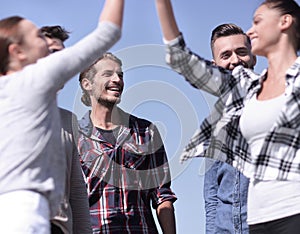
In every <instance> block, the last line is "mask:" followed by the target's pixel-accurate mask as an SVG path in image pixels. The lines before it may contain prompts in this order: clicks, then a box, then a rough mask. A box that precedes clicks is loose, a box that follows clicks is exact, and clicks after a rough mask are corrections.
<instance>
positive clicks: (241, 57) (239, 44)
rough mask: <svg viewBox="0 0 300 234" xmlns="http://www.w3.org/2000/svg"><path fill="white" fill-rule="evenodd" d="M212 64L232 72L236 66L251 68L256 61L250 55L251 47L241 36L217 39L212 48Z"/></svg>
mask: <svg viewBox="0 0 300 234" xmlns="http://www.w3.org/2000/svg"><path fill="white" fill-rule="evenodd" d="M213 56H214V59H213V62H214V63H215V64H216V65H217V66H220V67H223V68H226V69H229V70H233V69H234V68H235V67H236V66H238V65H243V66H244V67H246V68H253V67H254V65H255V62H256V59H255V58H254V56H253V55H252V54H251V45H250V44H249V42H248V40H247V37H246V36H245V35H242V34H237V35H231V36H226V37H220V38H218V39H217V40H216V41H215V43H214V47H213Z"/></svg>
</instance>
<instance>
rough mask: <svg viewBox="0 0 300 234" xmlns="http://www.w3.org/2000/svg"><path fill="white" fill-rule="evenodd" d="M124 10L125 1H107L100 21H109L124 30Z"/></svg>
mask: <svg viewBox="0 0 300 234" xmlns="http://www.w3.org/2000/svg"><path fill="white" fill-rule="evenodd" d="M123 9H124V0H106V1H105V4H104V7H103V10H102V13H101V15H100V21H109V22H112V23H114V24H116V25H118V26H119V27H120V28H122V23H123Z"/></svg>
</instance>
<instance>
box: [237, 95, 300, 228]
mask: <svg viewBox="0 0 300 234" xmlns="http://www.w3.org/2000/svg"><path fill="white" fill-rule="evenodd" d="M285 101H286V99H285V95H284V94H282V95H280V96H278V97H275V98H273V99H269V100H264V101H259V100H257V97H256V95H254V96H253V97H252V98H251V99H250V100H249V102H248V103H246V105H245V108H244V110H243V113H242V115H241V119H240V128H241V132H242V134H243V136H244V137H245V139H246V140H247V142H248V144H249V146H250V149H251V155H252V159H253V160H254V161H255V160H257V155H258V154H259V152H260V150H261V147H262V144H263V142H264V139H265V137H266V135H267V134H268V132H269V131H270V129H271V128H272V126H273V125H274V123H275V122H276V119H277V118H278V117H279V114H280V111H281V109H282V107H283V105H284V103H285ZM248 190H249V191H248V214H247V221H248V224H250V225H251V224H257V223H263V222H268V221H271V220H276V219H280V218H284V217H287V216H290V215H294V214H297V213H300V183H299V182H297V181H261V180H254V179H253V178H250V184H249V189H248Z"/></svg>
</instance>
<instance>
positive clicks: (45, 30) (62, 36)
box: [40, 25, 70, 42]
mask: <svg viewBox="0 0 300 234" xmlns="http://www.w3.org/2000/svg"><path fill="white" fill-rule="evenodd" d="M40 30H41V32H42V34H44V36H46V37H49V38H57V39H59V40H61V41H62V42H64V41H65V40H67V39H68V38H69V34H70V32H69V31H67V30H66V29H65V28H63V27H61V26H59V25H54V26H43V27H41V29H40Z"/></svg>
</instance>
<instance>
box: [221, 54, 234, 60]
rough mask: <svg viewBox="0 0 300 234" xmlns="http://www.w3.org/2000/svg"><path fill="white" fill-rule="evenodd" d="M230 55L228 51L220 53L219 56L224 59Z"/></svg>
mask: <svg viewBox="0 0 300 234" xmlns="http://www.w3.org/2000/svg"><path fill="white" fill-rule="evenodd" d="M230 56H231V54H230V53H223V54H221V56H220V58H221V59H224V60H225V59H229V58H230Z"/></svg>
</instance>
